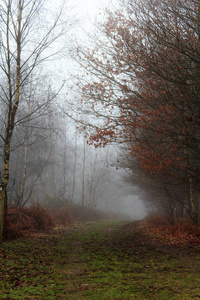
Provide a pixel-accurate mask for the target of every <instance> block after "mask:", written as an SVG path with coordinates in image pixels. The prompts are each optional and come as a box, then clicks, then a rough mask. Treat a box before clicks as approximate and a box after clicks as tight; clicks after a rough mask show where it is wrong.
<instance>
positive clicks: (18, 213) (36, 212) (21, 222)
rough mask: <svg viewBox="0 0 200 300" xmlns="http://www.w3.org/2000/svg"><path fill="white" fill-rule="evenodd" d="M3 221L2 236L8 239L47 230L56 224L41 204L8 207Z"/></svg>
mask: <svg viewBox="0 0 200 300" xmlns="http://www.w3.org/2000/svg"><path fill="white" fill-rule="evenodd" d="M5 222H6V225H7V226H5V227H4V238H8V239H13V238H18V237H23V236H27V235H29V234H31V233H37V232H39V231H49V230H50V229H52V228H53V227H54V226H55V224H56V221H55V219H54V218H53V216H52V214H51V213H50V212H49V211H48V210H47V209H45V208H43V207H42V206H41V205H36V206H33V207H25V208H17V207H9V208H8V214H7V220H5Z"/></svg>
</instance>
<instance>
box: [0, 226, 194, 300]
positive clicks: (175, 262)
mask: <svg viewBox="0 0 200 300" xmlns="http://www.w3.org/2000/svg"><path fill="white" fill-rule="evenodd" d="M163 226H164V225H163ZM152 228H153V227H152V226H149V225H147V224H146V223H144V222H143V221H136V222H131V223H130V222H101V223H95V222H92V223H82V224H75V225H71V226H69V227H63V228H56V229H55V230H54V231H53V232H52V233H51V234H35V235H32V236H29V237H27V238H20V239H17V240H15V241H8V242H4V243H3V244H2V245H1V247H0V299H72V300H75V299H80V300H81V299H91V300H93V299H113V300H117V299H122V300H128V299H149V300H153V299H159V300H161V299H165V300H166V299H177V300H178V299H181V300H182V299H187V300H188V299H192V300H194V299H200V276H199V272H200V242H198V236H196V237H195V239H194V233H191V237H190V240H187V238H186V237H185V239H186V242H185V241H184V238H183V237H181V239H180V240H179V241H178V242H176V241H175V239H174V238H173V234H172V232H176V231H177V230H175V229H173V227H172V229H169V228H168V230H167V233H166V232H165V231H163V232H164V233H163V234H162V232H161V231H158V228H159V226H154V230H153V229H152ZM163 228H164V227H163ZM165 228H166V226H165ZM179 233H180V228H179ZM179 235H183V234H179ZM179 235H178V234H177V236H179ZM181 241H182V242H181Z"/></svg>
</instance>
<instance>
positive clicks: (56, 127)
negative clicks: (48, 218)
mask: <svg viewBox="0 0 200 300" xmlns="http://www.w3.org/2000/svg"><path fill="white" fill-rule="evenodd" d="M45 3H46V2H45V1H38V0H33V1H26V0H18V1H11V0H4V1H2V3H1V13H0V29H1V56H0V72H1V80H0V107H1V114H0V127H1V133H0V154H1V191H0V195H1V198H0V208H1V209H0V220H1V222H0V224H1V226H0V228H1V235H2V232H3V230H4V232H5V233H6V232H7V229H8V227H9V225H8V223H9V213H10V212H11V211H15V212H16V211H18V214H19V216H20V212H19V211H20V209H21V211H23V209H25V210H26V208H27V209H28V208H29V207H30V206H32V205H33V209H34V207H38V205H39V207H40V205H42V206H43V207H44V210H45V209H47V208H48V209H50V211H51V213H52V211H53V210H54V211H55V207H57V209H58V210H59V209H60V207H63V205H64V206H66V207H67V206H68V209H69V210H70V209H71V208H73V209H75V208H77V210H79V208H80V207H81V208H82V209H83V211H84V209H88V210H89V211H90V210H93V209H95V208H97V209H100V210H101V211H102V210H104V211H105V210H106V211H107V212H109V213H111V214H112V213H114V215H115V217H116V210H115V211H113V208H115V207H117V205H116V203H115V199H116V198H117V195H118V196H119V193H121V198H120V199H122V197H123V195H124V194H125V191H124V186H125V185H126V186H128V189H129V193H134V194H135V195H137V196H138V197H139V198H140V200H141V201H143V203H144V205H145V207H146V210H147V211H148V212H149V213H156V214H159V215H162V216H165V217H166V218H168V219H169V220H170V222H171V223H172V224H175V223H177V222H179V221H181V220H183V219H185V220H186V221H188V220H192V222H194V223H198V222H199V211H200V206H199V200H200V199H199V189H200V187H199V174H200V172H199V171H200V170H199V169H200V164H199V157H198V155H199V151H200V148H199V139H200V133H199V122H200V117H199V103H198V101H199V86H200V83H199V76H200V75H199V69H200V68H199V67H200V65H199V64H200V62H199V57H200V54H199V52H200V38H199V36H200V26H199V24H200V1H199V0H186V1H183V0H171V1H166V0H160V1H156V0H153V1H149V0H145V1H144V0H122V1H118V3H114V2H113V6H111V9H105V10H104V11H102V12H101V13H100V14H99V17H98V18H97V19H96V22H95V27H94V28H95V30H94V31H93V32H91V33H88V35H87V42H86V41H84V40H83V41H82V40H81V39H80V40H78V39H76V38H75V37H74V35H73V30H74V28H75V26H76V25H77V23H76V22H78V21H77V20H76V17H75V15H73V10H72V9H70V7H68V6H67V4H65V5H64V4H63V6H61V7H60V8H58V9H57V11H56V12H55V10H51V8H50V7H48V5H47V4H45ZM40 28H42V30H39V29H40ZM67 59H70V61H71V62H72V64H71V65H70V68H69V69H70V70H69V69H68V70H67V76H66V75H65V76H64V77H63V74H62V67H61V66H63V62H64V61H67ZM59 61H60V62H59ZM73 64H74V65H75V67H74V70H73V72H72V68H73V67H72V66H73ZM56 66H57V67H56ZM56 68H57V69H58V73H56V72H55V69H56ZM66 69H67V67H66ZM77 70H78V71H77ZM76 71H77V72H76ZM65 74H66V73H65ZM94 148H95V150H94ZM118 170H120V172H121V173H120V174H121V175H120V176H119V175H118V174H119V173H117V171H118ZM119 178H120V180H119ZM120 182H121V185H120ZM113 184H114V185H113ZM133 191H134V192H133ZM121 202H123V200H121ZM73 209H72V210H73ZM118 212H119V211H118ZM122 217H125V218H126V216H122ZM18 218H20V217H17V213H16V214H15V216H14V219H15V220H16V219H18ZM80 218H81V212H80ZM3 219H4V222H3ZM10 222H11V221H10ZM16 222H17V221H16ZM10 225H11V227H13V226H12V225H13V224H10Z"/></svg>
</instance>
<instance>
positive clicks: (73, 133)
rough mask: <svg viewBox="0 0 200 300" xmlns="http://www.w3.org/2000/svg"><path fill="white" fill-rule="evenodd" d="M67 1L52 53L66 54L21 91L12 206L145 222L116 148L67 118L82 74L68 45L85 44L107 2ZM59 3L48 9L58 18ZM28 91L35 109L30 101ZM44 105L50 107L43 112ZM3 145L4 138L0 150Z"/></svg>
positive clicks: (11, 179) (14, 145)
mask: <svg viewBox="0 0 200 300" xmlns="http://www.w3.org/2000/svg"><path fill="white" fill-rule="evenodd" d="M67 3H68V5H69V7H67V8H66V5H65V9H66V11H65V12H66V15H65V18H66V19H67V18H69V23H68V27H69V29H68V33H67V35H65V36H64V37H62V39H60V40H58V41H56V43H55V45H54V46H51V51H52V49H53V50H55V52H56V51H57V50H58V49H59V47H60V48H61V49H62V51H60V52H59V55H57V56H56V57H55V59H49V60H48V61H47V63H46V65H44V66H43V65H42V66H41V68H40V69H39V71H37V72H36V73H35V74H34V76H33V77H32V78H33V79H32V81H29V82H28V81H27V83H26V86H25V88H24V87H23V93H24V94H22V96H21V99H22V101H21V102H20V107H19V110H18V117H17V122H18V123H17V122H16V123H17V126H16V128H15V130H14V133H13V137H12V143H11V148H12V149H11V155H10V177H9V204H12V205H18V206H24V205H31V204H33V203H42V204H44V205H47V206H48V205H52V204H53V203H57V204H59V203H60V204H63V203H67V202H69V203H74V204H78V205H82V206H84V207H89V208H93V209H98V210H102V211H105V212H112V213H114V214H119V215H122V216H123V217H124V218H127V219H141V218H143V217H144V216H145V215H146V210H145V207H144V204H143V202H142V201H141V199H140V198H139V196H138V193H136V190H135V187H134V186H132V185H130V183H127V182H126V180H125V179H124V178H125V177H124V176H125V170H124V169H123V168H120V167H119V166H118V164H117V157H118V145H108V146H107V147H105V148H94V146H93V145H88V144H87V140H86V138H85V137H84V133H83V132H80V131H79V129H78V128H77V126H78V125H79V124H78V122H76V121H75V120H74V119H71V118H70V117H69V112H70V110H71V109H72V108H71V106H70V105H69V101H68V100H69V98H70V102H71V103H73V104H75V102H76V101H78V102H79V101H80V99H79V96H78V94H74V93H72V92H71V88H70V86H71V85H73V77H74V76H75V74H76V73H77V72H79V71H80V69H79V66H78V64H77V63H76V62H74V61H73V60H72V59H71V57H70V56H69V50H70V43H72V42H74V43H76V42H77V40H78V39H79V37H80V40H81V39H82V38H83V32H84V41H86V40H87V31H88V30H90V32H92V31H93V30H94V28H95V27H93V24H94V23H95V21H96V19H97V18H99V7H101V8H102V7H103V6H104V4H105V3H106V1H93V2H92V3H91V1H89V0H88V1H86V0H82V1H81V0H76V1H69V2H67ZM61 4H62V1H53V0H51V1H49V2H48V4H47V6H46V8H47V9H49V11H50V10H51V11H52V12H53V13H54V15H56V10H57V9H58V8H59V7H60V5H61ZM54 10H55V12H54ZM49 15H50V13H49ZM72 16H73V18H72ZM97 16H98V17H97ZM100 18H101V17H100ZM90 32H88V34H90ZM29 47H30V46H29ZM28 50H29V49H28ZM49 51H50V50H49ZM47 54H48V53H47ZM45 74H47V75H45ZM40 75H42V77H40ZM41 79H42V80H41ZM28 92H29V96H28V99H31V107H30V105H29V102H28V101H27V94H28ZM66 94H67V95H66ZM50 98H51V99H52V100H51V101H50V100H49V99H50ZM2 99H3V98H2ZM42 101H46V102H45V103H47V104H45V109H44V105H43V104H41V103H42ZM0 104H1V108H2V111H4V110H5V111H6V106H5V101H4V100H2V101H1V103H0ZM74 107H75V106H74ZM30 109H32V111H33V112H34V113H31V117H30V118H29V117H28V118H27V119H28V121H27V119H26V122H24V121H21V120H24V116H27V115H28V116H29V114H30ZM73 109H74V108H73ZM73 113H75V114H76V113H79V114H80V112H76V111H73ZM5 120H6V114H5V118H3V117H2V118H1V129H2V130H4V129H5V128H4V126H5V124H6V122H5ZM97 122H98V120H97ZM3 147H4V146H3V138H2V140H1V149H3ZM1 152H2V153H3V151H1ZM1 174H3V155H2V156H1Z"/></svg>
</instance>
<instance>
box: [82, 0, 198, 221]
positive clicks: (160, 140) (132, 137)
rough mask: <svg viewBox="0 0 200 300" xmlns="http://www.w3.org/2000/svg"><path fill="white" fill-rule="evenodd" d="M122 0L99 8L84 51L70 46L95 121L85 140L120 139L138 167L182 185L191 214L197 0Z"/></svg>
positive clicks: (195, 203) (193, 207) (195, 208)
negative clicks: (96, 28) (100, 19)
mask: <svg viewBox="0 0 200 300" xmlns="http://www.w3.org/2000/svg"><path fill="white" fill-rule="evenodd" d="M122 5H123V8H121V9H120V10H118V11H116V12H110V11H107V18H106V21H105V23H104V24H103V25H100V26H101V27H100V29H101V34H103V35H101V37H102V38H99V39H98V40H97V39H95V45H94V48H93V49H92V50H90V49H88V50H85V49H82V48H81V47H79V48H78V49H77V54H78V56H79V60H80V64H81V65H82V66H83V68H84V69H85V70H86V73H85V78H84V80H85V81H84V80H83V79H81V83H82V84H80V83H78V84H79V88H80V86H81V97H82V102H83V103H85V104H86V106H87V108H88V106H89V104H90V112H92V113H93V114H95V115H96V116H97V117H98V118H99V120H101V121H100V123H99V124H100V125H97V124H95V123H93V127H90V133H89V136H88V139H89V141H90V142H91V143H94V144H96V145H97V146H99V145H103V146H105V145H107V143H109V142H113V141H114V142H119V143H126V144H127V145H128V147H127V153H128V155H130V156H132V157H134V159H135V161H136V162H137V167H139V168H140V169H141V170H143V172H145V173H146V174H148V175H149V176H151V177H152V178H154V179H157V180H159V179H161V181H163V182H164V184H165V186H167V185H166V182H167V184H169V185H174V184H176V185H179V186H180V185H181V184H184V186H187V193H188V203H187V207H188V212H189V214H190V216H191V218H192V219H193V220H194V221H197V219H198V211H199V199H198V198H195V191H197V192H198V191H199V188H200V186H199V182H200V177H199V174H200V159H199V158H200V130H199V128H200V126H199V125H200V106H199V100H200V98H199V97H200V93H199V91H200V81H199V78H200V73H199V70H200V1H197V0H186V1H185V0H184V1H183V0H172V1H167V0H161V1H157V0H153V1H152V0H151V1H150V0H147V1H146V0H145V1H143V0H142V1H141V0H140V1H138V0H134V1H129V0H124V1H122ZM91 128H93V130H92V129H91ZM180 202H182V204H183V205H185V200H182V201H180ZM176 203H177V202H176ZM173 205H174V204H173Z"/></svg>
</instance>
